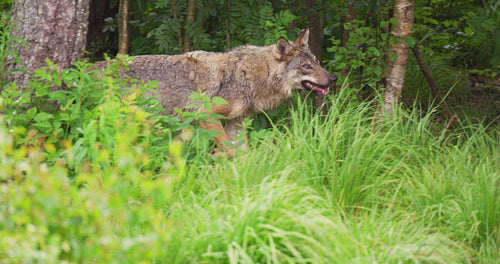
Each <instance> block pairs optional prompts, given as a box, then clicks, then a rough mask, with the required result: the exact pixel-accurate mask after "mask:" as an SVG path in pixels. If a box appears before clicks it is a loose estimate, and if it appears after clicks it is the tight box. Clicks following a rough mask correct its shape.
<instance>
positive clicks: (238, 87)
mask: <svg viewBox="0 0 500 264" xmlns="http://www.w3.org/2000/svg"><path fill="white" fill-rule="evenodd" d="M308 34H309V32H308V30H306V31H305V32H304V33H303V34H302V35H301V36H300V37H299V38H298V39H297V41H295V42H289V41H286V40H284V39H283V38H280V40H278V42H277V43H276V44H274V45H269V46H264V47H256V46H242V47H239V48H235V49H233V50H231V51H228V52H222V53H215V52H205V51H194V52H189V53H185V54H181V55H172V56H170V55H145V56H135V57H133V62H132V64H131V65H130V70H129V71H128V72H126V74H127V75H128V76H130V77H132V78H136V79H139V80H143V81H158V82H159V86H158V88H156V90H157V92H158V94H159V98H158V99H159V101H160V103H161V104H162V105H163V106H164V107H165V108H166V109H167V112H168V113H171V114H175V111H173V110H174V109H175V108H179V109H183V108H185V107H186V106H187V105H190V104H192V103H193V102H191V101H190V100H189V99H188V96H189V95H190V94H191V93H192V92H195V91H198V89H200V90H201V91H203V92H204V93H205V95H207V96H209V97H214V96H219V97H222V98H224V99H225V100H226V101H228V103H229V106H230V107H227V108H225V109H224V110H220V111H219V112H218V113H219V114H223V115H225V116H226V117H227V119H228V120H227V122H226V123H227V125H226V127H225V130H226V131H221V132H222V133H224V132H227V134H228V136H229V138H230V139H231V140H233V139H234V137H235V136H236V135H237V131H236V130H237V129H236V125H237V124H239V123H240V122H241V121H242V120H243V119H244V118H246V117H249V116H250V115H251V113H254V112H260V111H267V110H271V109H273V108H275V107H277V106H278V105H279V104H281V103H282V102H283V101H284V100H286V99H287V98H289V97H290V96H291V94H292V90H293V89H305V88H311V86H309V87H305V86H304V85H303V82H304V81H309V82H310V83H314V84H315V85H318V86H315V87H319V86H321V87H322V88H325V87H328V86H331V85H333V84H334V82H335V79H336V77H335V76H334V75H333V74H331V73H329V72H327V71H326V70H325V69H323V68H322V67H321V66H320V65H319V62H318V60H317V59H316V57H314V55H313V54H312V53H311V51H310V49H309V47H308V45H307V39H308ZM306 64H307V65H309V66H308V67H304V65H306ZM320 90H321V91H323V94H321V95H324V93H326V92H325V89H320ZM326 91H327V90H326ZM215 112H217V111H215ZM216 142H217V141H216Z"/></svg>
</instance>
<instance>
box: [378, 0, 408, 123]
mask: <svg viewBox="0 0 500 264" xmlns="http://www.w3.org/2000/svg"><path fill="white" fill-rule="evenodd" d="M414 6H415V3H414V2H413V0H394V18H395V19H396V20H397V21H398V23H397V24H395V25H392V30H391V35H392V36H393V37H395V38H397V42H396V43H394V44H392V48H391V51H390V52H391V53H395V54H396V55H397V60H396V61H391V62H390V65H389V70H388V75H387V77H386V85H385V93H384V105H383V110H382V111H383V113H379V114H386V115H392V113H393V107H394V106H396V105H397V104H398V102H399V98H400V97H401V92H402V91H403V84H404V80H405V74H406V65H407V64H408V53H409V47H408V45H407V44H406V42H405V39H406V37H409V35H410V30H411V27H412V26H413V16H414Z"/></svg>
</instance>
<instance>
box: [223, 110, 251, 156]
mask: <svg viewBox="0 0 500 264" xmlns="http://www.w3.org/2000/svg"><path fill="white" fill-rule="evenodd" d="M244 120H245V117H237V118H234V119H228V120H226V125H225V126H224V130H226V133H227V135H228V136H229V138H230V140H231V142H232V144H233V148H235V149H236V150H243V151H244V150H246V149H247V135H246V134H243V135H242V132H243V129H244V127H243V121H244Z"/></svg>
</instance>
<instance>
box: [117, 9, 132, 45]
mask: <svg viewBox="0 0 500 264" xmlns="http://www.w3.org/2000/svg"><path fill="white" fill-rule="evenodd" d="M129 6H130V3H129V0H120V4H119V8H118V9H119V11H118V54H128V49H129V27H128V17H129Z"/></svg>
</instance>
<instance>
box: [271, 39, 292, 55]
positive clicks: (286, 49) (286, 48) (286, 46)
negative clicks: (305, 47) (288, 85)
mask: <svg viewBox="0 0 500 264" xmlns="http://www.w3.org/2000/svg"><path fill="white" fill-rule="evenodd" d="M275 52H276V57H277V58H278V60H280V61H283V60H286V59H287V57H289V56H291V55H292V54H293V47H292V44H290V42H288V40H286V39H285V38H283V37H281V38H279V39H278V42H277V43H276V49H275Z"/></svg>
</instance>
